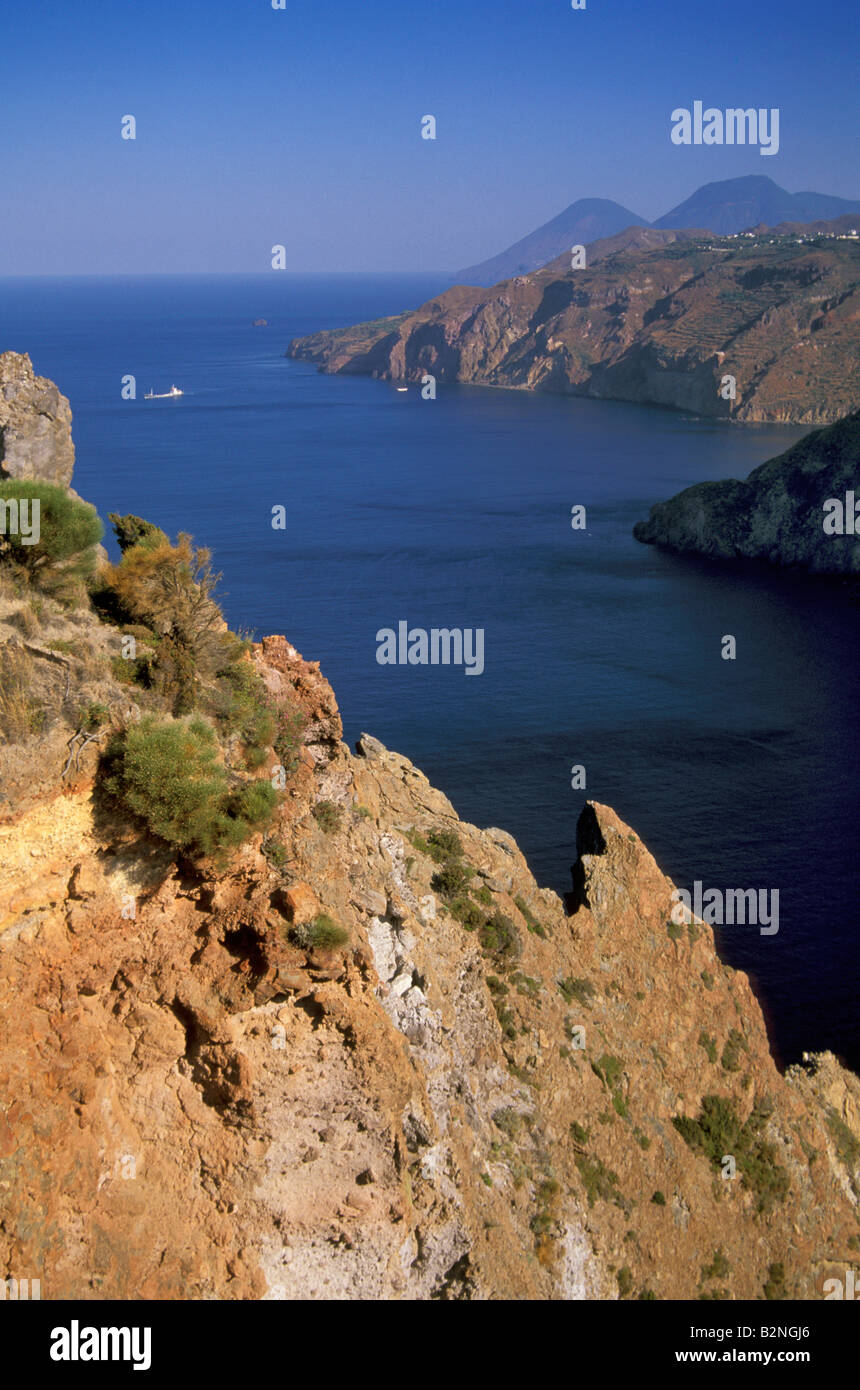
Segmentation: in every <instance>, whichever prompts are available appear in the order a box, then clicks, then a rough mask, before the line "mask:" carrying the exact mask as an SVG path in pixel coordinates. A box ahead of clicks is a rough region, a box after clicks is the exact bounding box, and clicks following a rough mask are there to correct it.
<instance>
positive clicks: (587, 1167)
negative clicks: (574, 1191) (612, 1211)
mask: <svg viewBox="0 0 860 1390" xmlns="http://www.w3.org/2000/svg"><path fill="white" fill-rule="evenodd" d="M575 1162H576V1166H577V1168H578V1169H579V1175H580V1177H581V1178H582V1181H583V1184H584V1186H585V1195H586V1197H587V1199H588V1205H589V1206H590V1207H593V1206H594V1203H595V1202H597V1201H601V1202H614V1203H615V1205H616V1206H620V1207H623V1205H624V1199H623V1198H622V1196H621V1194H620V1192H619V1191H618V1174H617V1173H614V1172H613V1171H612V1169H611V1168H607V1167H606V1164H605V1163H604V1162H603V1160H602V1159H601V1158H589V1157H588V1155H587V1154H577V1155H576V1158H575Z"/></svg>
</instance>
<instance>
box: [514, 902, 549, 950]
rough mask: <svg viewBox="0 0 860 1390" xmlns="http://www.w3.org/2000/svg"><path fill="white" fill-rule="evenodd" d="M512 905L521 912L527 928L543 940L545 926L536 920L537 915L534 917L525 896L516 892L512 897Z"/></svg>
mask: <svg viewBox="0 0 860 1390" xmlns="http://www.w3.org/2000/svg"><path fill="white" fill-rule="evenodd" d="M514 906H515V907H516V909H517V911H518V912H519V913H520V914H521V916H522V918H523V921H524V922H525V924H526V927H527V928H528V930H529V931H530V932H532V933H533V935H534V936H540V937H543V938H544V940H545V939H546V928H545V927H544V926H543V925H542V923H541V922H539V921H538V919H537V917H535V915H534V913H533V912H532V910H531V908H530V907H529V905H528V903H527V902H526V900H525V898H523V897H522V896H520V895H519V894H518V895H517V896H516V897H515V898H514Z"/></svg>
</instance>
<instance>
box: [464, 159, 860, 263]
mask: <svg viewBox="0 0 860 1390" xmlns="http://www.w3.org/2000/svg"><path fill="white" fill-rule="evenodd" d="M849 213H851V214H854V213H860V201H858V200H856V199H855V200H852V199H849V198H834V197H831V196H829V195H828V194H826V193H787V192H786V191H785V189H784V188H780V187H779V185H778V184H775V183H774V181H773V179H769V178H767V177H765V176H763V175H758V174H749V175H747V176H746V177H744V178H738V179H721V180H719V181H718V182H716V183H706V184H703V185H702V187H701V188H697V189H696V192H695V193H693V194H692V195H691V196H690V197H689V198H687V199H686V201H685V202H683V203H679V205H678V207H676V208H673V209H672V211H671V212H667V213H666V214H665V216H664V217H660V218H658V219H657V221H656V222H653V223H648V222H646V221H645V219H644V218H643V217H640V216H639V215H638V213H635V212H631V211H630V209H629V208H625V207H622V206H621V204H620V203H614V202H612V201H610V200H607V199H605V198H580V199H579V201H578V202H576V203H571V205H570V207H569V208H566V209H565V211H564V212H562V213H559V215H558V217H554V218H553V219H552V221H551V222H546V223H544V225H543V226H542V227H538V229H537V231H536V232H531V233H530V234H529V235H528V236H525V237H523V238H522V240H521V241H517V242H515V243H514V245H513V246H509V247H508V249H507V251H502V252H500V253H499V255H498V256H492V257H491V258H490V259H489V260H487V261H481V262H480V263H479V264H478V265H471V266H467V267H466V269H465V270H458V271H457V272H456V274H455V275H454V276H453V277H452V278H453V279H454V281H455V282H456V283H457V284H459V285H483V286H490V285H495V284H497V283H498V281H499V280H508V279H510V278H511V277H512V276H514V275H528V274H529V273H530V272H531V271H533V270H539V269H540V268H541V267H542V266H545V265H547V264H548V263H549V262H550V261H552V260H555V259H556V257H558V256H560V255H562V254H564V253H565V252H569V251H570V248H571V246H579V245H582V246H587V245H588V244H589V243H590V242H594V241H598V240H603V239H605V238H607V237H612V236H614V235H615V234H616V233H617V232H621V231H623V230H624V229H625V228H627V227H648V226H649V225H650V226H652V227H655V228H657V229H658V230H664V229H672V228H690V227H698V228H704V229H707V230H708V231H711V232H715V233H717V234H718V235H720V236H729V235H731V234H732V233H736V232H743V231H746V230H747V229H748V228H750V227H775V226H776V225H777V223H780V222H785V223H789V222H791V223H796V224H801V223H804V224H805V223H809V222H815V221H832V220H833V219H834V218H839V217H841V216H844V215H846V214H849Z"/></svg>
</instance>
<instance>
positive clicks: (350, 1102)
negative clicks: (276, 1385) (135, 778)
mask: <svg viewBox="0 0 860 1390" xmlns="http://www.w3.org/2000/svg"><path fill="white" fill-rule="evenodd" d="M255 660H256V662H257V663H258V666H259V669H260V670H261V672H262V673H263V674H264V676H265V678H266V680H267V682H268V683H269V685H270V687H271V688H272V689H273V690H274V691H276V692H277V691H278V690H280V689H281V688H282V687H292V689H293V690H295V689H302V690H304V692H305V695H304V698H305V699H306V701H307V706H308V710H309V712H310V713H312V714H314V715H315V716H316V722H317V726H318V727H319V725H320V723H321V722H322V723H324V724H325V725H326V726H327V729H328V732H329V735H330V737H329V738H328V739H327V740H325V741H318V742H317V743H316V744H314V745H313V746H312V748H311V750H310V754H309V756H307V757H306V758H305V759H304V760H303V762H302V766H301V768H300V770H299V772H298V774H297V776H296V778H295V779H294V781H293V783H292V785H291V788H290V793H289V795H288V796H287V797H286V799H285V802H284V806H283V809H282V812H281V814H280V817H279V821H278V824H277V826H276V828H275V830H274V832H273V834H272V835H271V836H270V837H269V838H268V839H267V841H266V843H265V844H264V845H262V847H261V845H260V843H259V842H257V843H254V844H251V845H249V846H248V847H247V848H246V849H245V850H243V851H242V852H241V853H240V854H239V855H238V856H237V858H236V859H235V861H234V862H233V864H232V865H231V866H230V868H229V869H226V870H225V869H220V870H219V869H216V868H214V867H213V866H212V865H211V864H205V863H203V864H197V865H191V864H189V863H188V862H181V863H179V864H176V863H174V862H172V861H171V858H170V856H166V857H165V854H164V847H163V846H161V847H159V845H158V844H157V843H156V842H153V841H152V840H150V839H147V838H146V837H142V836H141V833H140V829H139V827H138V826H135V825H134V824H133V823H131V822H126V823H122V822H118V821H117V820H115V819H114V820H112V821H108V820H107V819H106V817H105V814H104V809H103V807H101V806H100V802H99V796H98V791H97V789H96V790H95V791H94V790H93V788H91V787H86V786H84V787H80V786H79V787H78V789H77V790H76V791H75V792H71V793H70V792H65V791H60V792H58V795H57V796H56V798H55V799H54V800H53V801H52V802H50V803H46V804H44V805H43V806H40V807H39V808H37V809H35V810H31V812H30V813H29V814H26V815H25V816H23V817H22V818H20V819H19V820H16V821H13V822H10V823H9V824H7V826H6V828H5V829H4V830H3V831H2V832H0V843H2V852H3V859H4V864H5V866H6V870H7V872H6V873H5V874H4V882H3V886H2V905H0V922H2V931H0V954H2V958H3V971H2V983H0V1017H2V1033H0V1094H2V1095H3V1096H4V1097H5V1098H6V1101H5V1105H4V1112H3V1114H2V1117H0V1178H2V1182H3V1190H4V1223H3V1228H2V1232H0V1266H2V1268H3V1271H4V1273H6V1274H7V1275H11V1276H16V1275H17V1276H21V1275H22V1274H23V1273H24V1272H29V1275H30V1277H31V1278H32V1277H40V1278H41V1281H42V1296H43V1297H46V1298H63V1297H74V1298H80V1297H84V1298H87V1297H100V1298H118V1297H144V1298H200V1297H226V1298H248V1297H251V1298H255V1297H257V1298H258V1297H267V1298H284V1297H286V1298H293V1297H316V1298H331V1297H362V1298H381V1297H382V1298H397V1297H405V1298H488V1297H532V1298H533V1297H540V1298H594V1297H597V1298H607V1297H609V1298H611V1297H618V1296H634V1297H635V1296H652V1295H653V1296H654V1297H658V1298H688V1299H690V1298H697V1297H699V1296H702V1295H703V1294H706V1293H709V1294H715V1293H718V1292H719V1296H725V1297H736V1298H737V1297H758V1296H760V1295H761V1294H762V1292H763V1290H764V1289H765V1287H766V1286H767V1287H768V1288H769V1289H770V1290H771V1292H773V1291H774V1290H775V1291H776V1296H779V1295H780V1294H785V1293H787V1294H790V1295H792V1296H796V1297H801V1298H804V1297H816V1296H820V1294H821V1289H822V1284H823V1280H824V1279H825V1278H827V1277H830V1276H831V1275H834V1274H836V1275H841V1274H842V1273H843V1272H844V1270H845V1269H846V1268H847V1266H848V1265H850V1262H851V1259H852V1250H853V1249H854V1245H852V1241H854V1242H856V1240H857V1231H858V1222H857V1189H858V1184H860V1172H858V1169H857V1155H858V1153H860V1145H858V1143H857V1134H858V1102H860V1087H858V1083H857V1080H856V1078H854V1077H852V1076H851V1075H850V1074H848V1073H846V1072H844V1071H843V1070H842V1069H841V1068H839V1066H838V1064H837V1063H836V1062H835V1060H834V1059H832V1058H825V1059H823V1061H814V1062H811V1063H810V1066H809V1069H808V1070H809V1075H808V1076H806V1074H802V1075H801V1076H799V1078H798V1081H797V1082H795V1081H794V1080H793V1079H791V1078H788V1079H786V1078H783V1077H781V1076H780V1075H779V1073H778V1072H777V1070H776V1068H775V1066H774V1065H773V1062H772V1060H771V1057H770V1054H769V1051H768V1046H767V1037H766V1033H765V1028H764V1024H763V1020H762V1016H761V1012H760V1009H759V1007H758V1004H757V1002H756V1001H755V999H754V997H753V995H752V993H751V991H750V988H749V985H748V983H747V980H746V978H745V977H744V976H743V975H741V974H739V973H737V972H734V971H731V970H729V969H728V968H727V967H725V966H724V965H723V964H722V963H721V962H720V961H719V959H718V958H717V956H716V952H715V949H714V943H713V937H712V933H711V931H710V929H709V928H707V927H706V926H704V924H701V923H696V922H692V923H691V924H690V926H689V927H688V928H686V929H683V930H679V931H677V932H676V933H674V934H672V933H670V932H669V931H668V930H667V922H668V913H669V909H670V891H671V885H670V883H669V882H668V880H666V879H665V878H664V876H663V875H662V874H661V873H660V871H659V869H658V868H657V866H656V865H655V863H654V861H653V859H652V858H651V856H650V855H649V854H648V852H647V850H646V849H645V848H644V847H643V846H642V844H641V843H640V841H639V840H638V839H637V837H636V836H635V834H634V833H633V832H632V831H630V830H629V828H628V827H627V826H626V825H624V823H623V822H622V821H620V820H619V819H618V818H617V817H616V816H615V815H614V814H613V813H612V812H611V811H609V810H608V809H607V808H605V807H599V806H591V807H589V808H587V810H586V812H585V813H584V815H583V818H582V820H581V822H580V829H579V836H578V839H579V851H580V857H579V860H578V865H577V870H576V872H575V883H576V886H577V887H576V894H575V896H573V897H572V899H571V904H570V905H569V907H570V908H574V909H575V910H573V911H572V914H570V913H569V911H567V910H565V907H564V905H563V904H562V903H561V902H560V900H559V899H558V898H557V897H556V896H555V895H554V894H553V893H551V892H548V891H546V890H541V889H539V888H538V886H537V885H536V883H535V882H534V879H533V878H532V876H531V874H530V873H529V871H528V868H527V866H526V864H525V862H524V860H523V858H522V855H521V854H520V853H519V851H518V849H517V847H516V845H515V843H514V842H513V841H512V840H511V838H510V836H508V835H506V834H505V833H504V832H503V831H501V830H485V831H480V830H478V829H476V828H475V827H473V826H469V825H465V824H463V823H461V822H459V821H458V819H457V817H456V813H455V812H454V810H453V808H452V807H451V805H450V803H449V802H448V801H447V800H446V798H445V797H444V796H442V795H441V793H439V792H438V791H435V790H434V789H433V788H432V787H430V786H429V784H428V782H427V780H426V778H424V777H423V776H422V775H421V774H420V772H418V770H417V769H416V768H414V767H413V766H412V764H411V763H410V762H409V761H408V760H407V759H405V758H402V757H400V756H398V755H396V754H393V753H389V752H387V751H386V750H385V749H383V748H382V746H381V745H379V744H378V743H376V741H375V740H373V739H370V738H367V737H365V738H363V739H362V740H361V742H360V746H359V755H358V756H354V755H352V754H350V753H349V752H348V751H347V749H346V748H345V747H344V745H343V744H342V743H340V742H338V741H335V740H334V737H333V736H334V734H336V732H337V718H336V709H335V707H334V703H333V697H332V695H331V692H330V690H329V689H328V687H327V686H326V685H325V682H324V681H323V680H322V679H321V677H320V676H319V673H318V672H317V671H316V669H315V668H314V667H312V666H310V667H309V666H308V665H307V664H306V663H304V662H303V661H302V659H301V658H300V657H299V656H298V655H297V654H296V653H295V652H294V651H293V650H292V649H291V648H290V647H289V645H288V644H287V643H285V642H284V640H283V639H281V638H271V639H267V640H266V641H265V642H264V643H263V644H262V647H261V648H258V649H257V652H256V655H255ZM321 801H325V802H326V803H330V804H333V805H334V806H336V807H337V808H338V817H337V819H336V823H335V821H334V818H333V817H331V816H328V817H327V818H326V823H327V826H328V828H327V829H326V828H323V825H322V824H321V821H320V820H319V819H318V818H317V817H316V816H315V815H314V808H315V807H319V805H320V803H321ZM452 834H453V835H454V836H456V837H457V838H458V840H459V844H460V846H461V848H462V856H460V854H459V853H458V852H456V850H455V852H454V853H453V854H451V846H452V843H453V842H452V839H451V837H452ZM440 845H441V846H442V847H443V848H444V851H445V852H446V853H448V856H449V857H448V858H447V859H446V860H445V861H443V862H442V863H441V864H440V862H439V854H440ZM275 846H277V847H278V853H277V854H275V853H274V847H275ZM467 866H468V869H467ZM455 870H459V871H460V872H464V871H471V872H472V874H473V879H472V881H471V887H472V889H473V891H472V893H471V895H469V894H467V893H464V894H461V895H460V898H459V899H454V898H452V897H451V894H450V892H449V891H448V889H446V888H444V887H440V884H441V883H449V884H450V882H451V881H452V880H453V879H454V878H455V877H456V876H457V875H456V873H455ZM129 895H131V900H132V901H133V902H134V904H135V915H134V917H133V918H129V916H128V911H127V904H128V902H129ZM465 900H468V902H469V903H470V904H471V910H470V912H468V913H467V912H466V910H465V908H464V901H465ZM320 909H322V910H323V911H325V912H327V913H328V914H329V915H330V916H331V917H332V918H333V919H335V920H336V921H337V922H338V923H340V924H342V925H343V926H344V927H345V928H347V929H348V931H349V934H350V939H349V944H348V946H347V947H346V948H339V949H337V950H315V949H307V948H306V947H302V946H301V945H299V944H297V938H296V933H295V926H296V924H300V923H301V922H304V921H307V920H308V918H309V916H312V915H313V914H315V913H317V912H318V911H319V910H320ZM124 912H125V915H123V913H124ZM473 914H474V918H475V921H474V925H473V928H472V929H471V930H470V929H469V927H468V925H466V923H464V921H463V920H460V919H462V918H463V917H469V916H472V915H473ZM458 915H459V919H458ZM481 923H485V925H481ZM580 1029H581V1030H583V1031H582V1032H579V1031H578V1030H580ZM820 1067H824V1068H825V1070H826V1074H827V1077H828V1081H827V1086H826V1088H825V1089H824V1090H822V1092H821V1094H820V1096H819V1094H818V1092H817V1091H816V1089H815V1074H816V1073H817V1071H818V1070H819V1068H820ZM799 1082H802V1083H803V1086H801V1085H800V1084H799ZM803 1087H805V1089H803ZM709 1095H716V1096H718V1097H721V1098H722V1101H723V1102H724V1114H723V1120H722V1122H721V1123H723V1124H724V1129H723V1130H718V1131H717V1132H716V1135H715V1136H714V1137H715V1138H716V1142H717V1144H718V1147H719V1148H720V1152H722V1150H723V1148H726V1151H729V1152H732V1151H734V1150H735V1149H736V1150H737V1152H738V1156H739V1164H740V1165H743V1164H744V1162H748V1167H746V1168H744V1167H743V1166H739V1172H738V1176H737V1177H736V1179H735V1180H733V1181H723V1180H722V1179H721V1177H720V1173H719V1166H718V1165H715V1164H713V1163H712V1162H711V1161H710V1160H709V1159H708V1157H707V1156H706V1154H705V1153H704V1152H702V1151H700V1149H699V1148H698V1147H697V1145H696V1144H695V1143H693V1142H691V1141H690V1139H689V1137H688V1138H686V1139H685V1137H684V1136H682V1134H681V1133H679V1132H678V1130H677V1128H676V1127H675V1125H674V1123H673V1122H674V1119H675V1117H676V1116H679V1115H681V1116H687V1117H689V1118H690V1119H691V1120H692V1121H696V1120H697V1119H698V1118H700V1117H701V1116H702V1115H703V1113H704V1110H703V1104H704V1106H705V1107H707V1105H708V1104H709V1103H708V1102H705V1101H704V1098H705V1097H707V1096H709ZM706 1128H707V1127H706ZM702 1132H703V1133H704V1134H705V1137H706V1138H707V1137H708V1133H706V1131H705V1130H703V1131H702ZM744 1156H746V1158H745V1157H744ZM718 1252H719V1258H717V1257H718ZM776 1267H781V1268H782V1276H781V1277H777V1276H776V1275H775V1273H774V1271H775V1268H776ZM709 1271H711V1272H710V1273H709Z"/></svg>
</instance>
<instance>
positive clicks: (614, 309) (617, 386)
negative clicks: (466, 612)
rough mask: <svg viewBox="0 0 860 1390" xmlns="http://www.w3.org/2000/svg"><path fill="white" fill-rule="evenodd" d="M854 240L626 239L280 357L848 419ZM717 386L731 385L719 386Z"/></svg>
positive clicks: (855, 357) (688, 406)
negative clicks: (579, 259)
mask: <svg viewBox="0 0 860 1390" xmlns="http://www.w3.org/2000/svg"><path fill="white" fill-rule="evenodd" d="M858 268H860V241H858V240H857V239H856V238H850V237H848V236H843V237H842V239H840V237H839V236H837V235H836V234H835V233H834V234H833V235H832V236H828V235H810V237H809V238H808V239H803V238H798V237H796V236H794V235H786V236H778V235H776V234H775V233H773V232H767V231H766V230H765V231H763V232H761V233H759V234H756V235H754V236H753V235H751V236H749V237H741V238H720V237H716V236H711V235H710V234H708V233H704V232H698V233H696V232H689V231H683V232H677V231H675V232H671V231H658V230H655V229H653V228H647V227H646V228H631V229H629V230H628V231H626V232H622V233H620V235H619V236H618V237H613V238H610V239H609V240H608V241H606V242H595V243H593V245H591V246H589V247H588V251H587V265H586V267H585V268H581V269H576V270H572V269H570V257H569V256H568V257H566V258H560V259H559V260H557V261H553V262H552V263H551V264H550V265H548V266H546V267H544V269H543V270H541V271H538V272H537V273H535V274H533V275H527V276H520V277H518V278H516V279H514V280H506V281H503V282H502V283H501V284H498V285H496V286H494V287H493V288H492V289H490V290H485V289H479V288H470V287H465V286H457V287H456V288H454V289H451V290H448V291H447V292H446V293H445V294H442V295H440V296H439V297H438V298H436V299H434V300H431V301H430V302H429V303H427V304H425V305H423V306H422V307H421V308H419V309H417V310H415V311H414V312H410V313H407V314H404V315H401V316H400V317H398V318H393V319H383V320H379V321H376V322H374V323H368V324H359V325H357V326H356V327H353V328H346V329H340V330H337V331H335V332H328V333H317V334H313V335H311V336H309V337H306V338H300V339H294V340H293V342H291V343H290V345H289V347H288V348H287V355H288V356H289V357H293V358H298V359H301V360H304V361H309V362H316V363H317V364H318V365H319V367H320V369H321V370H322V371H327V372H359V373H362V372H366V373H369V374H370V373H372V374H373V375H375V376H380V377H383V378H385V379H388V380H393V381H406V382H408V381H415V382H420V381H421V379H422V377H423V376H424V375H425V373H430V374H431V375H432V376H434V377H435V378H436V379H437V380H438V381H442V382H445V381H460V382H470V383H474V384H481V385H487V386H507V387H519V388H525V389H529V390H542V391H555V392H561V393H564V394H572V395H583V396H595V397H607V398H611V399H616V400H627V401H642V402H648V403H652V404H657V405H666V406H672V407H675V408H678V409H683V410H688V411H694V412H696V413H697V414H701V415H706V416H718V417H722V418H726V419H737V420H762V421H763V420H771V421H783V422H790V421H794V422H800V423H810V424H824V423H828V422H830V421H833V420H836V419H838V418H839V417H841V416H843V415H845V414H847V413H848V412H849V411H850V410H852V409H854V408H855V406H856V402H857V399H858V395H860V353H858V322H860V315H858ZM728 377H731V378H732V383H733V384H729V383H728V382H726V381H725V378H728Z"/></svg>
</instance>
